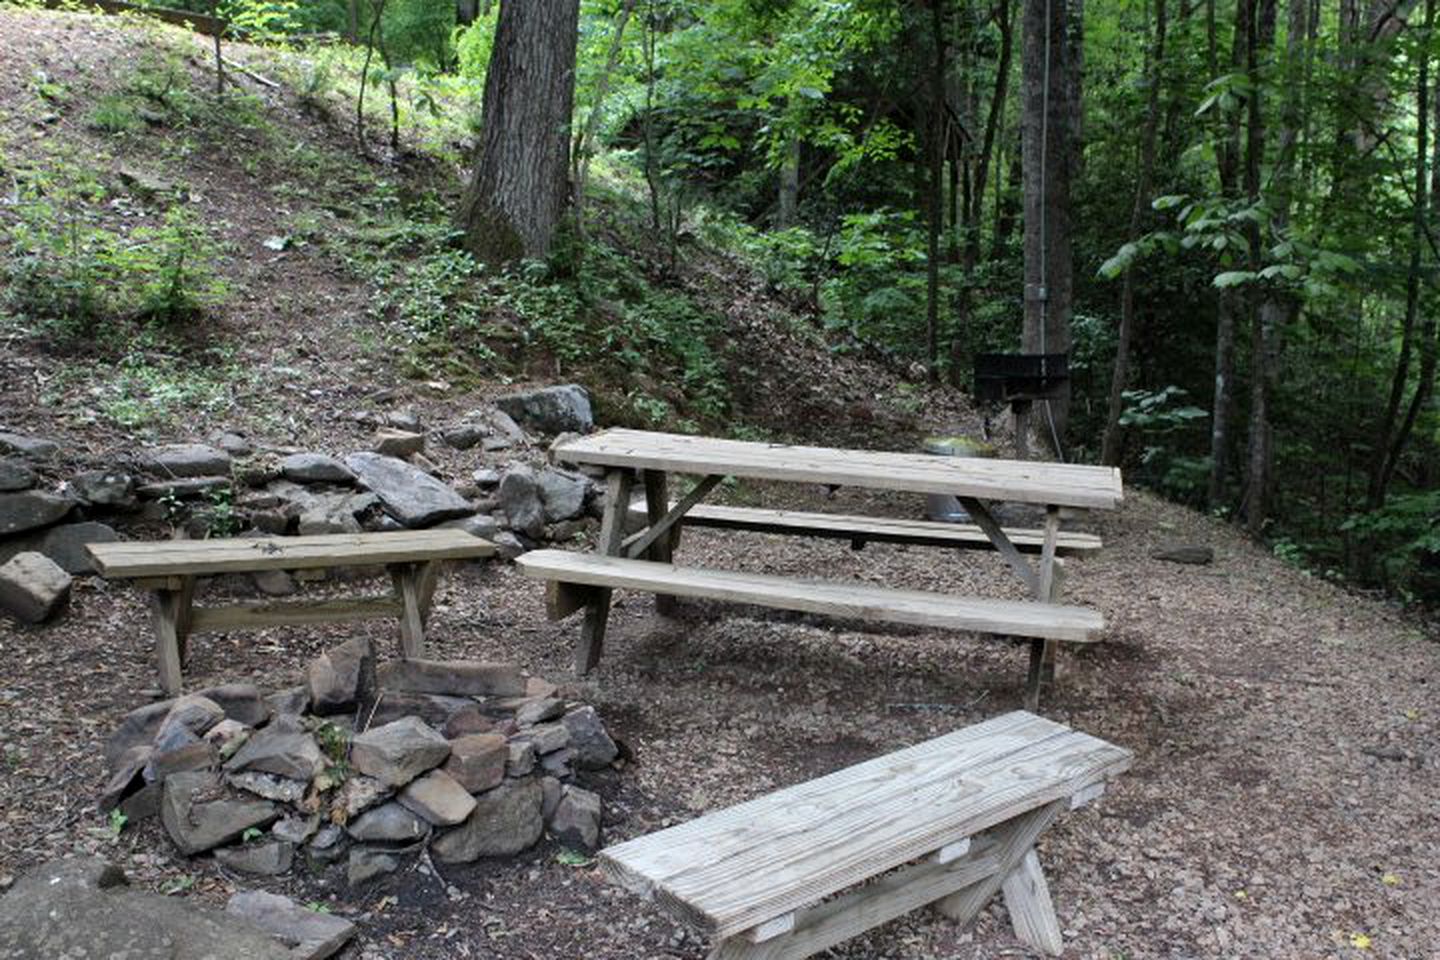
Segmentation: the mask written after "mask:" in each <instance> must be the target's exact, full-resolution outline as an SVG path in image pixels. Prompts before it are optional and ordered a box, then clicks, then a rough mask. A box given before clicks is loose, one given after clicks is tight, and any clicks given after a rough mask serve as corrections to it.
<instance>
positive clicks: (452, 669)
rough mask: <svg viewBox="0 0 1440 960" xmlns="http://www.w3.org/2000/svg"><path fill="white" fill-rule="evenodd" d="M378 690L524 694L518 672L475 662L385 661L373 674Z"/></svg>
mask: <svg viewBox="0 0 1440 960" xmlns="http://www.w3.org/2000/svg"><path fill="white" fill-rule="evenodd" d="M375 677H376V680H377V681H378V682H379V684H380V687H381V689H383V690H387V691H401V692H404V693H442V694H448V695H450V696H455V697H513V696H518V695H520V694H523V693H524V692H525V678H524V677H522V676H521V675H520V668H519V667H517V666H515V665H514V664H509V663H481V662H479V661H475V660H418V659H415V660H387V661H386V662H385V663H382V664H380V666H379V667H378V668H376V671H375Z"/></svg>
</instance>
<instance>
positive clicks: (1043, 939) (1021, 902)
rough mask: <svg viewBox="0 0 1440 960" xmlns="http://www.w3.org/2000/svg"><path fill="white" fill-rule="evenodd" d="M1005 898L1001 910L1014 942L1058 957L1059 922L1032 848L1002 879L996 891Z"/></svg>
mask: <svg viewBox="0 0 1440 960" xmlns="http://www.w3.org/2000/svg"><path fill="white" fill-rule="evenodd" d="M1000 889H1001V891H1002V892H1003V893H1004V895H1005V909H1006V910H1008V911H1009V912H1010V925H1011V926H1012V927H1013V928H1014V930H1015V939H1016V940H1019V941H1020V942H1021V943H1023V944H1026V945H1027V946H1031V947H1034V948H1035V949H1036V950H1039V951H1040V952H1042V953H1046V954H1049V955H1050V956H1052V957H1058V956H1059V955H1060V953H1061V951H1063V950H1064V949H1065V941H1064V939H1063V938H1062V937H1061V936H1060V921H1059V920H1057V919H1056V918H1055V906H1054V904H1052V903H1051V901H1050V887H1049V886H1048V885H1046V883H1045V874H1044V873H1043V872H1042V871H1041V870H1040V858H1039V857H1038V856H1036V854H1035V848H1034V847H1031V848H1030V849H1029V850H1027V851H1025V855H1024V856H1023V857H1021V858H1020V863H1019V864H1018V865H1017V866H1016V867H1015V868H1014V869H1013V870H1011V871H1010V873H1009V874H1008V875H1007V876H1006V877H1005V880H1004V882H1003V883H1002V884H1001V887H1000Z"/></svg>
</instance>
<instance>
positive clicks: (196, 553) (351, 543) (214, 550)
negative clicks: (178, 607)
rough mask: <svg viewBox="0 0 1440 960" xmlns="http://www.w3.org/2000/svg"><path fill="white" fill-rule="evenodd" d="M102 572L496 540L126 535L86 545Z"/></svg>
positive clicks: (399, 554) (314, 561)
mask: <svg viewBox="0 0 1440 960" xmlns="http://www.w3.org/2000/svg"><path fill="white" fill-rule="evenodd" d="M86 549H87V550H88V551H89V552H90V555H91V557H92V558H93V560H94V562H95V569H96V571H97V572H99V573H100V575H101V576H104V577H113V578H131V577H172V576H207V575H210V574H217V573H245V572H253V571H258V570H303V569H307V568H316V567H344V566H371V565H376V566H378V565H384V564H391V563H418V562H422V561H427V560H465V559H475V558H479V557H488V556H491V555H492V554H494V552H495V545H494V544H493V543H490V542H489V541H488V540H482V539H480V538H479V537H475V536H471V535H470V534H468V533H465V532H464V531H463V530H408V531H396V532H393V533H337V534H319V535H315V536H308V537H266V538H256V539H224V540H161V541H136V540H126V541H117V542H114V543H92V544H88V545H87V546H86Z"/></svg>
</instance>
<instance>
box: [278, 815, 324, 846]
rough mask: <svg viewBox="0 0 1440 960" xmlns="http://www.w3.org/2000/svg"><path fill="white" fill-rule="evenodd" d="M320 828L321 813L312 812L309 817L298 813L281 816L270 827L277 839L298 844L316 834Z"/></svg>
mask: <svg viewBox="0 0 1440 960" xmlns="http://www.w3.org/2000/svg"><path fill="white" fill-rule="evenodd" d="M319 829H320V815H319V814H318V813H312V814H310V815H309V816H308V817H307V816H302V815H300V814H298V813H294V814H291V815H290V816H288V817H281V818H280V819H279V820H276V821H275V823H274V824H273V825H272V826H271V827H270V835H271V836H272V837H274V838H275V839H276V840H284V841H285V842H286V843H293V844H295V845H296V846H299V845H300V844H302V843H304V842H305V841H307V840H309V839H310V838H311V837H313V836H315V832H316V831H317V830H319Z"/></svg>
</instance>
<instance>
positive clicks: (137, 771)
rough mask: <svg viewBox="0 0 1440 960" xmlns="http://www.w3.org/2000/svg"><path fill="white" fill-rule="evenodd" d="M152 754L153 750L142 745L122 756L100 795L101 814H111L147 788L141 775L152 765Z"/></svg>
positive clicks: (132, 748)
mask: <svg viewBox="0 0 1440 960" xmlns="http://www.w3.org/2000/svg"><path fill="white" fill-rule="evenodd" d="M150 753H151V749H150V748H149V747H147V746H143V745H142V746H134V747H131V748H130V749H129V750H126V751H125V752H124V753H123V754H121V755H120V759H119V761H118V762H117V763H116V764H115V766H114V768H113V769H112V770H111V773H110V779H109V780H108V781H107V782H106V784H105V789H104V790H103V791H102V792H101V794H100V812H101V813H109V812H110V811H111V810H113V809H115V808H116V807H118V806H120V804H121V802H122V801H123V800H124V799H125V798H126V797H128V796H130V795H131V794H133V793H135V792H136V791H138V790H140V789H141V788H142V787H144V786H145V778H144V777H143V776H141V774H142V773H143V771H144V770H145V768H146V766H148V765H149V763H150Z"/></svg>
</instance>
